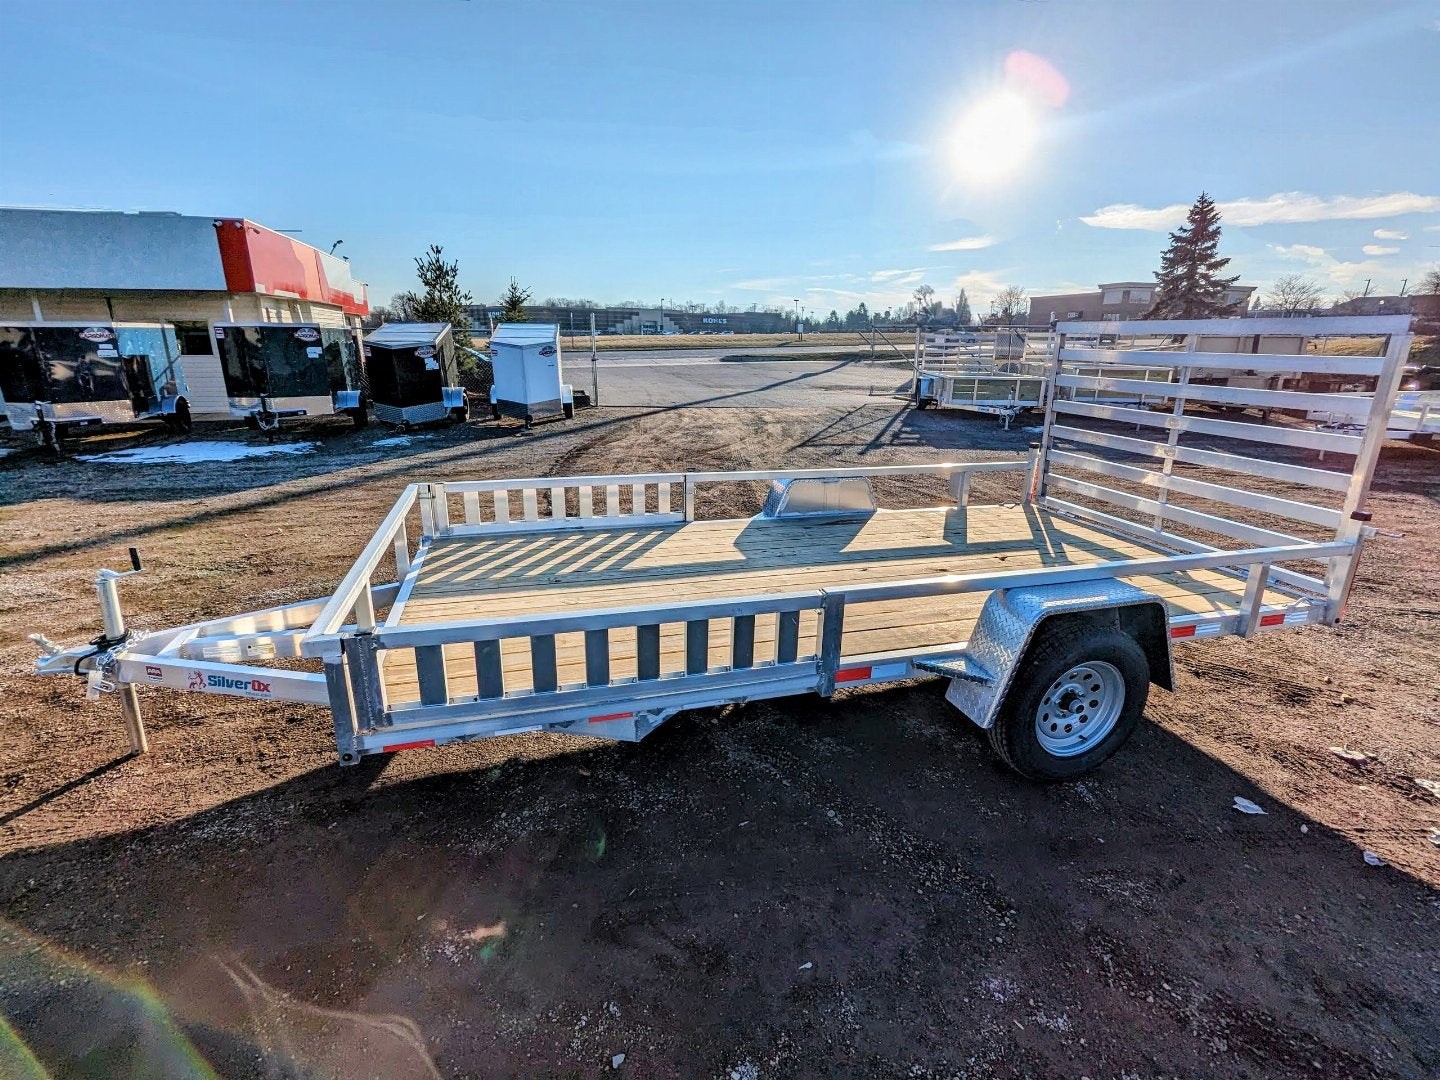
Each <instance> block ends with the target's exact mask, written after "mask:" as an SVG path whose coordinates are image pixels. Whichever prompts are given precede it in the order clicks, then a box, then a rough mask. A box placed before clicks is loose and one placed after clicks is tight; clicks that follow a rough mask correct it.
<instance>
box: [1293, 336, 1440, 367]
mask: <svg viewBox="0 0 1440 1080" xmlns="http://www.w3.org/2000/svg"><path fill="white" fill-rule="evenodd" d="M1384 344H1385V342H1384V339H1383V338H1374V337H1353V338H1339V337H1332V338H1322V339H1320V340H1318V341H1311V342H1310V344H1309V351H1310V352H1312V353H1322V354H1325V355H1328V356H1379V355H1380V354H1381V352H1382V351H1383V350H1384ZM1409 362H1410V363H1412V364H1440V334H1416V335H1415V340H1414V341H1413V342H1411V343H1410V361H1409Z"/></svg>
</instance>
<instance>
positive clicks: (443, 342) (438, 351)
mask: <svg viewBox="0 0 1440 1080" xmlns="http://www.w3.org/2000/svg"><path fill="white" fill-rule="evenodd" d="M456 352H457V349H456V346H455V339H454V337H453V335H452V334H451V332H450V324H449V323H385V324H384V325H383V326H381V327H380V328H379V329H377V330H372V331H371V332H370V333H369V334H367V335H365V371H366V374H367V376H368V377H369V380H370V401H371V404H372V405H374V407H375V415H376V417H377V418H379V419H380V420H382V421H384V422H385V423H387V424H394V425H396V426H397V427H409V426H410V425H412V424H426V423H431V422H433V421H435V420H443V419H445V418H446V417H449V418H451V419H452V420H464V419H465V415H466V406H465V390H464V388H462V387H461V385H460V369H459V364H458V360H457V357H456Z"/></svg>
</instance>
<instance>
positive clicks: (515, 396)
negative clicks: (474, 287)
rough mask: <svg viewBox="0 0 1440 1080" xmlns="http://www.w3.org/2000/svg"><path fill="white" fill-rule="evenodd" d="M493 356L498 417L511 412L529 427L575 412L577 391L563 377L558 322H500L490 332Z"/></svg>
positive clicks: (494, 401)
mask: <svg viewBox="0 0 1440 1080" xmlns="http://www.w3.org/2000/svg"><path fill="white" fill-rule="evenodd" d="M490 359H491V362H492V363H493V364H494V367H495V384H494V387H493V388H492V389H491V391H490V403H491V407H492V409H493V411H494V414H495V418H496V419H497V420H498V419H499V418H500V417H502V416H510V417H514V418H515V419H517V420H524V421H525V424H526V426H527V427H528V426H529V425H530V424H531V423H532V422H534V421H535V420H539V419H541V418H542V417H546V416H565V417H571V416H574V415H575V393H574V391H573V390H572V389H571V387H570V386H569V385H568V384H566V383H565V382H563V381H562V375H561V365H560V327H559V326H558V325H557V324H555V323H501V324H500V325H499V326H497V327H496V328H495V332H494V333H493V334H491V335H490Z"/></svg>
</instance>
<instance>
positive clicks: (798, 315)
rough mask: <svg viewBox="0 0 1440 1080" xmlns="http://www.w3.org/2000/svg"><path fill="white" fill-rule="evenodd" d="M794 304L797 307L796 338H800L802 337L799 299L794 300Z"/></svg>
mask: <svg viewBox="0 0 1440 1080" xmlns="http://www.w3.org/2000/svg"><path fill="white" fill-rule="evenodd" d="M792 303H794V305H795V336H796V337H799V336H800V300H799V298H796V299H795V300H793V301H792Z"/></svg>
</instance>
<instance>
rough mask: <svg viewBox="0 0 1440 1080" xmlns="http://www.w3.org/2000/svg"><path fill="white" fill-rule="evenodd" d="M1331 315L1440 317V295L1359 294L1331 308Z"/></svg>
mask: <svg viewBox="0 0 1440 1080" xmlns="http://www.w3.org/2000/svg"><path fill="white" fill-rule="evenodd" d="M1328 314H1331V315H1414V316H1417V317H1419V318H1422V319H1427V320H1429V319H1436V318H1440V295H1437V296H1431V295H1426V294H1424V293H1421V294H1418V295H1417V294H1413V293H1412V294H1411V295H1409V296H1357V297H1354V298H1353V299H1350V300H1341V301H1339V302H1338V303H1336V304H1335V306H1334V307H1332V308H1331V309H1330V311H1329V312H1328Z"/></svg>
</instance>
